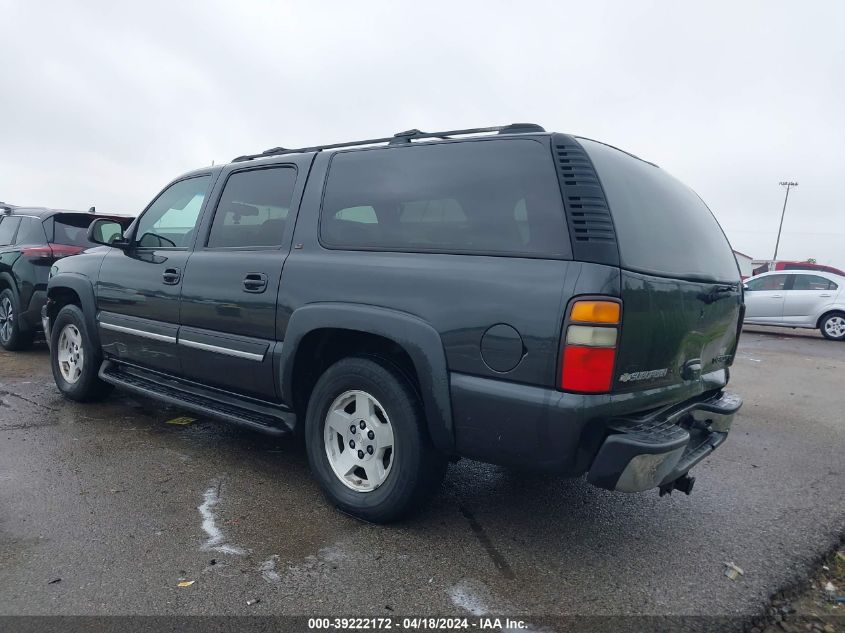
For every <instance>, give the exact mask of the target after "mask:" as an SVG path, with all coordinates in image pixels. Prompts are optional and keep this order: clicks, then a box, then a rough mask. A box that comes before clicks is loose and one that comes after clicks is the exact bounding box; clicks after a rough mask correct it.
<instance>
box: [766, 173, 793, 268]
mask: <svg viewBox="0 0 845 633" xmlns="http://www.w3.org/2000/svg"><path fill="white" fill-rule="evenodd" d="M780 186H781V187H786V195H785V196H784V198H783V211H781V212H780V226H779V227H778V239H777V241H776V242H775V254H774V256H773V257H772V264H774V263H775V262H776V261H777V260H778V246H780V232H781V231H782V230H783V218H784V216H785V215H786V201H787V200H789V189H790V187H797V186H798V183H797V182H792V181H791V180H790V181H786V182H782V183H780Z"/></svg>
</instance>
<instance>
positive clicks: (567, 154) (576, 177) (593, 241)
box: [552, 134, 619, 266]
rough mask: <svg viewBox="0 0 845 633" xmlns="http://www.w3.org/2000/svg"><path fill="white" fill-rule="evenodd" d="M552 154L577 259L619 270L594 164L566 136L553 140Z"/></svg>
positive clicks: (614, 243) (581, 149)
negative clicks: (615, 267) (616, 267)
mask: <svg viewBox="0 0 845 633" xmlns="http://www.w3.org/2000/svg"><path fill="white" fill-rule="evenodd" d="M552 153H553V156H554V161H555V167H556V169H557V175H558V180H559V182H560V191H561V194H562V195H563V203H564V207H565V208H566V218H567V223H568V225H569V237H570V240H571V241H572V252H573V255H574V259H576V260H580V261H588V262H595V263H598V264H608V265H611V266H618V265H619V249H618V248H617V245H616V232H615V231H614V229H613V219H612V217H611V215H610V209H609V208H608V206H607V200H606V199H605V196H604V191H603V190H602V187H601V183H600V182H599V177H598V174H597V173H596V170H595V167H593V163H592V161H591V160H590V158H589V156H587V153H586V152H585V151H584V148H583V147H581V145H579V144H578V142H577V141H576V140H575V139H574V138H572V137H571V136H567V135H565V134H555V135H554V136H553V138H552Z"/></svg>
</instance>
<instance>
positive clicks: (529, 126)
mask: <svg viewBox="0 0 845 633" xmlns="http://www.w3.org/2000/svg"><path fill="white" fill-rule="evenodd" d="M545 131H546V130H545V129H543V127H542V126H540V125H537V124H536V123H511V124H510V125H499V126H495V127H476V128H469V129H466V130H449V131H446V132H423V131H421V130H417V129H413V130H406V131H404V132H397V133H396V134H394V135H393V136H387V137H384V138H371V139H365V140H362V141H347V142H345V143H331V144H329V145H314V146H313V147H300V148H298V149H288V148H286V147H274V148H272V149H268V150H265V151H263V152H261V153H260V154H246V155H244V156H238V157H237V158H235V159H233V160H232V162H233V163H240V162H244V161H247V160H254V159H256V158H267V157H268V156H279V155H282V154H302V153H305V152H321V151H323V150H325V149H341V148H344V147H356V146H358V145H377V144H379V143H387V144H388V145H403V144H406V143H410V142H411V141H414V140H418V139H426V138H442V139H449V138H453V137H455V136H466V135H468V134H485V133H490V132H497V133H499V134H532V133H534V134H536V133H542V132H545Z"/></svg>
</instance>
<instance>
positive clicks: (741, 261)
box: [734, 251, 754, 279]
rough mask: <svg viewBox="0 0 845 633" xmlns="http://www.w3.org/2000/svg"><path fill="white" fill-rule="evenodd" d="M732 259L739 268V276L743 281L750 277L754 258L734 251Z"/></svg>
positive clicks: (752, 272) (752, 271)
mask: <svg viewBox="0 0 845 633" xmlns="http://www.w3.org/2000/svg"><path fill="white" fill-rule="evenodd" d="M734 257H736V263H737V265H738V266H739V276H740V277H742V278H743V279H745V278H747V277H751V275H753V274H754V265H753V264H754V258H753V257H751V255H746V254H745V253H740V252H739V251H734Z"/></svg>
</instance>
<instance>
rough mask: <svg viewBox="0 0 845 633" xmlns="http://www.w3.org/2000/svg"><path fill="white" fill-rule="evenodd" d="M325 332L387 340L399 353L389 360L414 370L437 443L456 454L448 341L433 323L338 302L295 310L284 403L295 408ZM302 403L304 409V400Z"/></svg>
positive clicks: (283, 361) (285, 351)
mask: <svg viewBox="0 0 845 633" xmlns="http://www.w3.org/2000/svg"><path fill="white" fill-rule="evenodd" d="M326 331H331V332H332V333H337V332H342V333H344V335H345V336H352V337H355V336H360V337H361V339H360V340H361V341H362V342H364V341H369V342H370V343H372V342H373V338H372V337H378V338H379V339H382V340H384V341H388V342H389V344H390V347H389V348H388V349H390V350H391V351H395V352H396V353H395V355H394V357H393V358H392V359H390V360H393V361H394V364H395V365H397V366H398V368H399V369H400V370H404V372H405V373H406V374H408V373H409V370H412V372H413V375H412V376H408V377H409V378H412V379H415V380H416V382H417V388H418V391H419V395H420V399H421V401H422V404H423V411H424V413H425V418H426V425H427V427H428V432H429V435H430V437H431V440H432V442H433V443H434V445H435V446H436V447H437V448H438V449H439V450H441V451H443V452H446V453H452V452H453V451H454V446H455V442H454V430H453V424H452V405H451V397H450V394H449V374H448V368H447V365H446V354H445V352H444V350H443V343H442V341H441V339H440V335H439V334H438V332H437V331H436V330H435V329H434V328H433V327H432V326H431V325H430V324H429V323H427V322H426V321H423V320H422V319H420V318H419V317H416V316H414V315H411V314H408V313H405V312H400V311H398V310H392V309H389V308H381V307H376V306H367V305H361V304H345V303H333V302H332V303H319V304H310V305H306V306H303V307H302V308H299V309H298V310H296V311H294V313H293V315H292V316H291V318H290V321H289V323H288V327H287V330H286V332H285V339H284V341H283V343H282V345H281V351H280V352H279V360H278V363H277V366H278V367H279V384H280V395H281V398H282V400H283V401H285V402H288V403H291V404H293V405H294V406H296V403H297V401H298V394H297V386H298V384H297V375H298V373H300V372H302V371H303V368H304V366H303V362H307V353H308V352H309V351H311V350H313V347H312V346H311V343H310V342H312V341H313V340H314V337H315V336H318V335H320V334H321V333H324V332H326ZM368 337H369V338H368ZM347 340H348V339H347ZM361 349H362V350H363V352H364V353H367V349H368V346H367V345H362V347H361ZM403 354H404V355H405V357H406V358H407V360H408V362H409V363H408V364H406V363H403ZM403 365H406V366H403ZM299 386H300V387H301V385H299ZM312 386H313V385H312ZM299 401H300V405H301V404H302V403H301V398H299ZM306 403H307V398H306ZM297 418H298V419H304V415H298V416H297Z"/></svg>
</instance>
